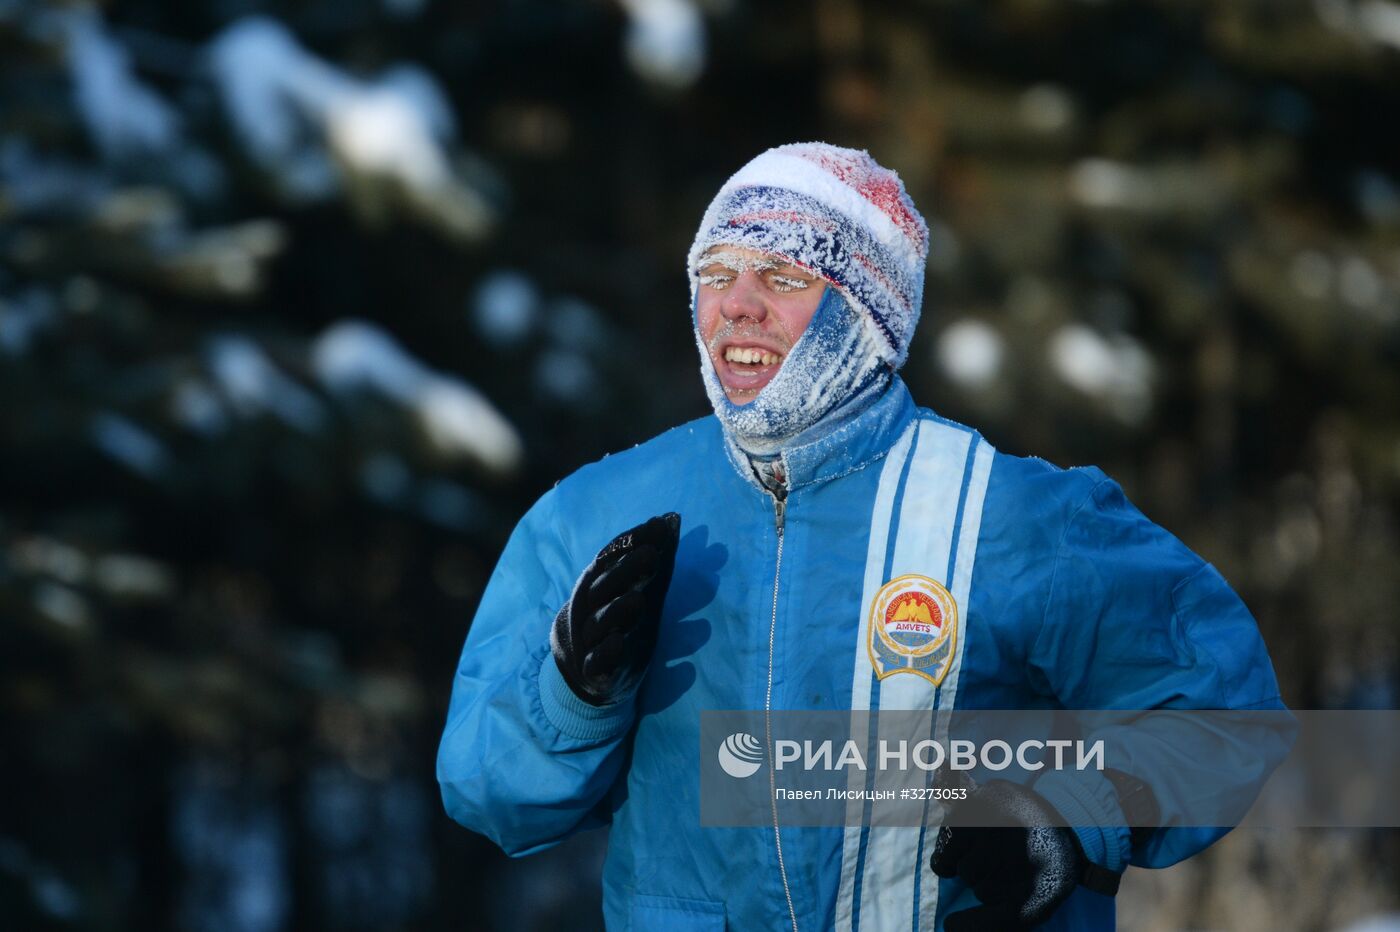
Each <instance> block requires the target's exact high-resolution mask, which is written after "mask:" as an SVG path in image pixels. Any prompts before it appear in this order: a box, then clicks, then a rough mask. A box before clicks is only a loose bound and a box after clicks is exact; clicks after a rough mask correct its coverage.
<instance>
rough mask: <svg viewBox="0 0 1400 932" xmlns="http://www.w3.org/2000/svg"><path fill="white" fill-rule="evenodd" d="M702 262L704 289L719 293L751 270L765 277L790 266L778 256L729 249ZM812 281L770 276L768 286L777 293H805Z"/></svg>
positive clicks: (794, 277)
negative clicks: (769, 273)
mask: <svg viewBox="0 0 1400 932" xmlns="http://www.w3.org/2000/svg"><path fill="white" fill-rule="evenodd" d="M700 262H701V271H700V275H699V278H698V280H699V282H700V285H701V287H708V288H713V289H715V290H716V291H723V290H724V289H726V288H728V287H729V286H730V285H731V284H732V283H733V282H734V279H736V278H738V277H739V276H740V275H743V274H744V273H745V272H747V271H749V270H750V269H752V270H753V272H754V273H755V274H757V275H764V274H765V273H768V272H776V271H778V270H779V269H786V268H788V267H790V265H791V263H789V262H786V261H784V260H782V259H780V258H779V257H777V256H769V255H762V254H760V255H746V254H744V253H739V252H735V251H733V250H730V249H716V250H711V251H710V252H708V253H706V254H705V255H704V257H703V258H702V259H701V260H700ZM813 281H814V279H807V278H798V277H797V276H795V275H769V276H768V283H769V285H770V286H771V287H772V288H773V290H774V291H778V292H792V291H802V290H803V289H805V288H808V287H810V286H811V285H812V283H813Z"/></svg>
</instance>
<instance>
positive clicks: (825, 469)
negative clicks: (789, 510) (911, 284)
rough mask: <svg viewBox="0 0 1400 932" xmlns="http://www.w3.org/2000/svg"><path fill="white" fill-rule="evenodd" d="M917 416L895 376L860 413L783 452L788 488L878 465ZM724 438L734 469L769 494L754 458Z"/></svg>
mask: <svg viewBox="0 0 1400 932" xmlns="http://www.w3.org/2000/svg"><path fill="white" fill-rule="evenodd" d="M914 412H915V405H914V399H913V397H912V396H910V394H909V389H908V388H907V387H905V385H904V380H902V379H901V378H900V377H899V376H898V375H895V376H893V377H891V379H890V381H889V384H888V385H886V386H885V387H884V390H883V391H882V392H881V393H880V395H879V396H878V397H877V398H876V399H875V400H874V401H873V402H872V403H870V404H869V405H868V406H867V407H865V408H864V410H862V411H860V413H859V414H856V415H855V416H854V417H851V418H850V419H849V420H847V421H846V422H845V423H843V424H840V425H839V426H837V427H836V428H835V429H834V430H827V431H824V432H822V433H821V435H820V436H819V437H817V438H816V439H814V440H811V441H806V442H804V441H803V438H802V437H800V436H799V437H798V438H796V442H795V443H794V444H793V446H791V447H787V446H785V447H783V449H782V452H781V453H780V456H781V457H782V461H783V466H784V472H785V474H786V476H787V486H788V489H789V490H792V489H800V488H802V487H803V486H806V485H812V484H814V483H817V482H825V481H826V480H828V479H835V478H837V477H838V476H843V475H846V474H847V473H850V472H854V471H856V470H857V469H860V468H862V467H864V466H867V465H869V464H870V463H873V462H874V461H876V460H878V459H879V458H880V457H882V456H884V455H885V453H887V452H888V451H889V449H890V447H892V446H894V443H895V441H896V440H898V439H899V437H900V435H901V434H903V433H904V429H905V428H906V427H907V426H908V425H909V422H910V421H911V420H912V419H913V417H914ZM721 433H723V434H724V447H725V452H726V453H727V454H728V456H729V462H730V464H731V465H732V466H733V467H734V469H735V470H736V471H738V473H739V475H740V476H742V477H743V478H744V480H745V481H746V482H748V483H749V484H750V485H752V486H753V487H754V488H756V489H758V490H759V491H764V492H766V490H765V489H764V487H763V485H762V483H760V482H759V481H758V478H757V476H755V475H754V471H753V467H752V466H751V465H750V462H749V457H748V454H747V453H745V452H744V451H743V450H742V449H741V448H740V447H739V446H738V445H737V444H735V442H734V440H733V439H732V438H731V437H730V436H729V433H728V432H727V431H723V430H721Z"/></svg>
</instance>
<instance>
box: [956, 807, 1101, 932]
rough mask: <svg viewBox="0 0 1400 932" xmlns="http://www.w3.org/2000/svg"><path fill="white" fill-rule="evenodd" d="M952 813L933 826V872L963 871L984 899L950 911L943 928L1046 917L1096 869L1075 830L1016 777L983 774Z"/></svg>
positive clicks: (1001, 926)
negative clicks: (985, 778) (986, 777)
mask: <svg viewBox="0 0 1400 932" xmlns="http://www.w3.org/2000/svg"><path fill="white" fill-rule="evenodd" d="M952 821H953V823H954V824H953V825H951V826H949V825H945V826H944V827H943V828H941V829H939V830H938V841H937V842H936V843H935V844H934V848H933V860H932V861H931V864H932V867H933V872H934V873H935V874H937V875H938V876H939V877H947V878H952V877H957V878H959V879H961V880H962V881H963V883H965V884H967V885H968V886H969V887H970V888H972V892H973V893H974V894H976V896H977V899H979V900H981V901H982V905H981V906H975V907H973V908H972V909H964V910H960V911H958V912H956V913H953V914H951V915H950V916H948V918H947V920H946V921H945V923H944V929H946V930H947V932H1001V930H1007V932H1019V930H1022V929H1030V928H1032V927H1034V926H1037V925H1039V924H1040V923H1042V922H1044V921H1045V920H1047V919H1049V918H1050V915H1051V914H1052V913H1054V912H1055V910H1056V909H1058V908H1059V906H1060V904H1061V903H1063V902H1064V901H1065V900H1066V899H1068V898H1069V895H1070V894H1071V893H1073V892H1074V888H1075V885H1076V884H1078V883H1080V881H1081V880H1082V879H1083V878H1085V877H1086V871H1087V872H1088V874H1087V876H1093V875H1094V874H1095V871H1094V870H1093V867H1092V866H1091V865H1090V863H1089V860H1088V859H1087V858H1086V857H1085V856H1084V849H1083V847H1082V846H1081V845H1080V844H1079V838H1078V836H1076V835H1075V834H1074V831H1073V830H1072V829H1069V828H1063V827H1058V826H1056V825H1055V824H1054V823H1055V822H1058V821H1061V820H1060V819H1059V818H1058V814H1057V813H1056V812H1055V810H1054V808H1053V807H1052V806H1051V805H1050V804H1049V803H1048V802H1046V801H1045V799H1044V797H1042V796H1041V795H1040V794H1039V793H1037V792H1035V791H1034V790H1032V789H1029V788H1027V787H1024V786H1020V785H1019V784H1015V783H1010V782H1008V781H1006V780H988V781H987V782H986V783H984V784H982V785H981V786H979V787H978V788H977V789H975V790H973V791H972V792H971V793H970V794H969V795H968V797H967V800H966V801H965V802H963V803H962V804H960V805H959V806H958V807H957V808H956V809H955V810H954V812H953V814H952ZM958 823H962V824H958ZM1099 871H1102V868H1100V869H1099Z"/></svg>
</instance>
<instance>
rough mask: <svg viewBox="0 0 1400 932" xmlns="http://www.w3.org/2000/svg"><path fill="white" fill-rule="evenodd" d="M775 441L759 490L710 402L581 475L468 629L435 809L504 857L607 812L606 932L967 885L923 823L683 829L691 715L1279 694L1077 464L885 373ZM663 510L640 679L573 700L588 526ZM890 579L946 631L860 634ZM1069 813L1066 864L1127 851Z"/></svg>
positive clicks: (1227, 625) (939, 912) (939, 902)
mask: <svg viewBox="0 0 1400 932" xmlns="http://www.w3.org/2000/svg"><path fill="white" fill-rule="evenodd" d="M784 457H785V461H786V466H787V471H788V477H789V478H788V485H789V489H790V492H789V494H788V496H787V501H786V505H785V509H781V510H780V509H779V507H778V505H777V502H776V500H775V499H774V497H773V496H772V495H770V494H769V493H768V492H767V491H766V490H764V489H763V487H762V486H761V485H759V484H758V483H757V482H756V481H755V480H754V479H753V478H752V476H751V474H749V472H748V469H747V465H746V464H745V463H743V462H742V460H740V459H739V457H738V456H737V455H736V453H735V452H734V451H733V450H732V448H731V447H729V445H728V444H727V443H726V440H725V438H724V436H723V433H722V431H721V428H720V425H719V422H718V421H717V420H716V419H715V418H714V417H707V418H702V419H700V420H697V421H692V422H691V423H689V424H684V425H682V426H680V427H677V428H675V429H673V430H670V431H668V432H666V433H664V434H662V435H660V436H659V437H656V438H654V439H653V440H651V441H649V442H647V443H644V444H642V445H640V446H637V447H634V448H633V449H631V450H628V451H626V452H624V453H620V454H616V455H613V456H609V457H605V458H604V459H602V460H601V461H599V462H596V463H593V464H591V465H588V466H585V467H583V468H582V469H580V470H578V471H577V472H575V473H574V474H573V475H571V476H569V477H568V478H567V479H565V480H564V481H562V482H560V483H559V484H558V485H557V486H556V487H555V488H553V489H551V490H550V491H549V492H548V493H546V494H545V495H544V496H543V497H542V498H541V499H540V500H539V501H538V502H537V503H536V504H535V505H534V507H533V508H531V509H530V511H529V512H528V513H527V514H526V515H525V517H524V518H523V519H522V520H521V522H520V524H519V526H518V527H517V528H516V529H515V532H514V533H513V534H512V536H511V538H510V541H509V543H508V544H507V545H506V549H505V552H504V553H503V554H502V556H501V559H500V563H499V564H498V565H497V567H496V569H495V572H494V574H493V575H492V578H491V581H490V584H489V585H488V587H487V589H486V593H485V595H484V597H483V599H482V602H481V606H480V608H479V610H478V612H477V615H476V618H475V621H474V622H473V623H472V626H471V630H470V632H469V633H468V636H467V641H466V647H465V649H464V650H463V653H462V658H461V662H460V664H459V666H458V669H457V674H456V680H455V683H454V685H453V691H452V700H451V705H450V709H449V712H448V721H447V727H446V730H445V732H444V734H443V738H442V746H441V749H440V752H439V756H438V779H439V781H440V783H441V786H442V794H443V799H444V802H445V804H446V807H447V811H448V812H449V813H450V814H451V816H452V817H453V818H454V819H456V820H457V821H458V822H460V823H461V824H463V825H465V826H467V827H468V828H471V829H473V830H475V831H478V832H480V833H482V834H484V835H486V836H487V837H489V838H490V839H492V840H493V841H494V842H496V843H497V844H498V845H500V846H501V847H502V848H503V849H504V850H505V851H506V852H507V853H509V854H511V855H523V854H529V853H531V852H533V851H538V850H540V849H542V848H547V847H549V846H550V845H553V844H556V843H557V842H559V841H560V840H562V839H563V838H565V837H566V836H568V835H570V834H572V833H574V832H577V831H579V830H581V829H586V828H589V827H594V826H599V825H602V824H605V823H611V826H612V831H611V836H610V842H609V850H608V858H607V864H606V867H605V870H604V877H603V884H604V912H605V916H606V920H607V925H608V928H609V929H615V930H628V929H632V930H638V932H641V930H650V929H666V930H692V929H694V930H701V929H704V930H711V929H713V930H718V929H724V928H726V927H728V928H732V929H779V928H792V926H793V924H794V919H795V921H796V925H797V927H798V928H800V929H804V930H805V929H830V928H833V927H835V928H838V929H841V930H851V929H861V930H877V929H878V930H884V929H910V928H922V929H928V928H938V929H941V928H942V919H943V917H944V916H945V915H946V914H947V913H949V912H951V911H954V910H957V909H963V908H966V907H968V906H971V905H975V904H976V900H975V898H974V897H973V896H972V893H971V891H970V890H967V889H966V888H965V887H964V886H963V885H962V884H961V883H959V882H958V881H955V880H939V879H938V878H937V877H936V876H934V875H933V874H932V872H931V871H930V869H929V867H928V860H929V854H930V848H931V846H932V841H933V838H932V837H931V836H930V835H929V834H928V833H927V831H925V830H921V829H918V828H904V827H875V828H870V827H867V828H864V829H862V828H859V827H855V828H839V827H838V828H810V827H809V828H795V827H784V828H782V829H781V830H780V832H778V831H775V830H774V829H773V828H772V827H769V828H767V829H760V828H703V827H701V826H700V825H699V808H700V807H699V799H698V794H699V773H700V763H699V760H698V755H699V727H700V726H699V722H700V712H701V711H702V710H705V709H765V708H771V709H823V710H845V709H921V708H939V709H953V708H957V709H998V708H1000V709H1044V708H1069V709H1115V708H1117V709H1151V708H1159V707H1161V708H1217V709H1219V708H1228V709H1245V708H1282V704H1281V702H1280V700H1279V689H1278V684H1277V682H1276V680H1275V677H1274V672H1273V668H1272V666H1271V664H1270V662H1269V657H1268V654H1267V652H1266V650H1265V647H1264V644H1263V641H1262V640H1261V639H1260V636H1259V632H1258V628H1257V626H1256V625H1255V622H1254V620H1253V618H1252V617H1251V616H1250V614H1249V612H1248V610H1247V609H1246V608H1245V607H1244V605H1243V604H1242V603H1241V602H1240V600H1239V599H1238V597H1237V596H1236V595H1235V594H1234V593H1233V592H1232V591H1231V590H1230V588H1229V586H1228V585H1227V584H1226V583H1225V581H1224V580H1223V579H1222V578H1221V576H1220V575H1219V573H1217V572H1216V571H1215V569H1214V568H1212V567H1211V566H1210V565H1209V564H1207V563H1205V562H1203V561H1202V560H1201V559H1200V557H1198V556H1196V555H1195V554H1194V553H1192V552H1191V551H1190V550H1189V549H1187V548H1186V547H1185V546H1184V545H1182V544H1181V542H1180V541H1178V540H1177V539H1176V538H1174V537H1172V536H1171V535H1170V534H1168V533H1167V532H1166V531H1164V530H1162V529H1161V528H1160V527H1158V526H1156V525H1155V524H1153V523H1152V522H1150V521H1148V520H1147V519H1146V518H1145V517H1143V515H1142V514H1141V513H1140V512H1138V511H1137V510H1136V509H1135V508H1134V507H1133V506H1132V505H1131V504H1129V502H1128V501H1127V500H1126V499H1125V498H1124V496H1123V493H1122V490H1121V489H1120V488H1119V487H1118V486H1117V485H1116V484H1115V483H1114V482H1113V481H1112V480H1111V479H1108V478H1107V477H1106V476H1105V475H1104V474H1103V473H1102V472H1100V471H1099V470H1098V469H1095V468H1077V469H1069V470H1063V469H1059V468H1056V467H1054V466H1052V465H1050V464H1048V463H1046V462H1044V461H1042V460H1038V459H1023V458H1019V457H1014V456H1009V455H1007V454H1004V453H999V452H997V451H996V450H994V449H993V448H992V447H991V445H990V444H988V443H987V442H986V440H984V439H983V438H982V437H981V436H979V435H978V434H977V433H976V432H975V431H973V430H971V429H969V428H967V427H963V426H961V425H959V424H955V423H952V422H950V421H947V420H945V419H943V418H940V417H939V416H937V415H936V414H934V413H932V412H931V411H928V410H926V409H922V408H917V407H916V406H915V405H914V403H913V401H912V400H911V398H910V396H909V393H908V391H907V389H906V388H905V387H904V385H903V383H902V382H901V381H900V380H898V379H895V380H894V381H893V383H892V384H891V387H890V388H889V389H888V390H887V391H886V392H885V393H884V395H883V396H882V397H881V398H880V399H879V400H878V401H877V402H876V403H875V404H874V405H873V406H871V407H870V408H869V409H867V410H866V411H865V412H864V413H862V414H861V415H859V416H858V417H857V418H856V419H854V420H853V421H852V422H850V423H848V424H847V425H845V426H844V427H843V428H841V429H840V430H838V431H837V432H836V433H834V434H831V435H829V436H827V437H825V438H823V439H821V440H819V441H817V442H816V443H814V444H812V445H810V446H807V447H803V448H798V449H795V450H791V451H789V452H788V453H786V454H785V455H784ZM667 511H677V512H679V513H680V514H681V516H682V519H683V522H684V523H683V527H682V538H681V543H680V548H679V551H678V553H677V558H676V569H675V575H674V577H673V580H672V583H671V588H670V590H669V593H668V596H667V599H666V604H665V610H664V613H663V618H662V622H661V629H660V633H659V637H658V644H657V648H656V653H655V655H654V657H653V660H652V663H651V667H650V670H649V673H648V675H647V678H646V680H645V681H644V682H643V684H642V686H641V688H640V690H639V691H638V693H637V694H636V695H635V696H634V697H630V698H628V699H627V700H625V701H621V702H618V703H615V704H613V705H610V706H605V707H602V708H595V707H592V706H589V705H587V704H585V703H583V702H581V701H580V700H578V699H577V698H576V697H575V696H574V695H573V694H572V693H571V692H570V691H569V689H568V687H567V686H566V685H565V683H564V681H563V679H562V678H561V676H560V674H559V672H558V669H557V668H556V666H555V664H554V661H553V658H552V657H551V654H550V649H549V630H550V625H551V623H552V622H553V620H554V617H555V614H556V613H557V612H558V610H559V608H560V606H561V605H562V604H563V603H564V602H565V600H567V599H568V597H569V594H570V592H571V589H572V587H573V584H574V582H575V580H576V579H577V578H578V576H579V574H580V573H581V572H582V570H583V569H584V567H585V566H586V565H587V564H588V562H589V561H590V560H591V559H592V557H593V556H594V554H596V553H597V551H598V550H599V549H600V548H601V547H602V546H603V545H604V544H606V543H607V542H608V541H609V540H610V539H611V538H612V537H613V536H614V535H616V534H617V533H618V532H620V531H622V530H624V529H626V528H628V527H631V526H633V525H635V524H638V523H640V522H641V521H643V520H645V519H646V518H649V517H651V516H652V515H656V514H661V513H664V512H667ZM910 574H916V575H917V576H920V577H925V578H927V579H931V580H933V581H934V582H936V583H937V587H933V588H937V589H938V591H940V592H941V593H943V595H944V596H946V598H949V599H951V600H952V607H951V613H950V617H951V616H953V615H955V616H956V625H957V628H956V631H955V634H956V637H955V638H952V639H950V640H949V649H947V650H944V651H942V652H941V656H939V657H938V658H936V660H934V661H930V660H929V659H928V658H924V659H920V660H912V659H910V658H908V657H906V656H904V655H903V654H902V653H900V652H899V651H898V649H897V648H896V649H895V650H891V649H890V647H891V646H892V645H893V642H889V641H887V640H882V639H881V637H879V635H880V633H881V632H880V631H872V630H871V621H870V615H871V612H870V606H871V605H872V604H873V603H874V602H875V601H876V600H878V599H880V598H881V597H882V593H883V592H888V591H889V590H888V589H887V587H886V584H887V583H889V582H890V581H891V580H896V579H898V578H900V577H904V576H908V575H910ZM940 604H942V605H943V608H944V610H945V612H947V611H949V609H950V607H949V605H947V604H945V603H940ZM877 627H878V626H877ZM770 657H771V668H770ZM901 667H908V669H901ZM1286 750H1287V742H1286V741H1282V742H1280V744H1279V747H1278V749H1277V754H1275V755H1264V757H1263V758H1261V759H1260V760H1259V761H1258V772H1257V778H1258V780H1259V781H1261V782H1262V780H1263V779H1264V778H1265V777H1267V775H1268V773H1269V772H1270V771H1271V770H1272V769H1273V767H1274V766H1276V765H1277V763H1278V762H1279V760H1281V759H1282V756H1283V754H1284V753H1285V752H1286ZM1162 753H1163V755H1164V759H1163V761H1162V762H1161V764H1162V769H1163V770H1166V771H1170V769H1171V759H1170V755H1171V753H1172V751H1171V749H1166V748H1164V749H1163V751H1162ZM1037 789H1038V790H1039V791H1041V792H1042V794H1043V795H1045V796H1046V797H1047V798H1048V799H1050V801H1051V802H1052V803H1053V804H1054V805H1055V806H1056V808H1057V809H1059V810H1060V812H1061V813H1062V814H1063V815H1064V816H1065V817H1066V818H1067V819H1068V820H1070V822H1071V824H1074V825H1081V824H1082V825H1086V826H1116V825H1119V824H1120V823H1121V822H1122V815H1121V812H1120V810H1119V808H1118V803H1117V799H1116V797H1115V795H1114V793H1113V788H1112V786H1111V785H1110V784H1109V783H1108V781H1107V780H1103V781H1102V786H1101V787H1100V788H1099V792H1097V793H1090V794H1085V793H1083V792H1068V791H1067V789H1066V790H1064V791H1062V790H1060V789H1059V788H1057V787H1055V786H1054V785H1052V782H1051V781H1050V780H1049V779H1048V778H1047V779H1042V780H1040V781H1038V782H1037ZM1157 795H1158V797H1159V799H1158V801H1159V804H1160V806H1161V808H1162V810H1163V818H1164V820H1165V822H1166V824H1171V822H1172V814H1173V809H1174V806H1175V805H1176V803H1175V801H1174V800H1173V799H1172V798H1171V794H1170V793H1169V792H1168V793H1163V792H1162V791H1161V789H1160V788H1158V792H1157ZM1177 824H1181V822H1180V820H1178V823H1177ZM1077 831H1078V833H1079V836H1080V839H1081V841H1082V842H1083V844H1084V848H1085V851H1086V853H1087V854H1088V855H1089V857H1090V858H1091V859H1093V860H1094V861H1096V862H1097V863H1099V864H1101V865H1104V866H1106V867H1109V868H1110V869H1114V870H1117V869H1121V868H1122V867H1124V866H1125V863H1126V861H1127V859H1128V858H1129V856H1130V851H1129V845H1128V832H1127V830H1126V829H1124V828H1104V829H1100V828H1081V829H1078V830H1077ZM1224 831H1225V830H1223V829H1221V830H1216V829H1192V828H1169V829H1161V830H1158V831H1156V832H1155V833H1153V835H1152V836H1151V838H1150V840H1149V842H1148V843H1147V844H1145V845H1141V846H1139V847H1137V848H1135V849H1133V851H1132V852H1131V856H1132V863H1135V864H1140V865H1144V866H1156V867H1160V866H1166V865H1168V864H1172V863H1174V862H1176V861H1178V860H1180V859H1181V858H1184V857H1187V856H1189V855H1191V854H1193V853H1195V852H1196V851H1198V850H1200V849H1202V848H1204V847H1205V846H1206V845H1208V844H1210V843H1211V842H1212V841H1214V840H1215V839H1216V838H1218V837H1219V836H1220V835H1223V834H1224ZM779 845H781V865H780V854H779V850H778V848H779ZM1113 927H1114V906H1113V900H1112V899H1110V898H1108V897H1104V896H1101V895H1098V894H1095V893H1092V892H1090V891H1088V890H1087V889H1084V888H1079V889H1077V890H1076V892H1075V893H1074V895H1073V896H1072V897H1071V898H1070V899H1069V900H1068V901H1067V902H1066V903H1065V904H1064V905H1063V906H1062V907H1061V908H1060V909H1059V910H1058V911H1057V913H1056V914H1055V916H1054V917H1053V918H1052V920H1051V921H1050V922H1049V924H1048V925H1046V926H1045V928H1051V929H1074V930H1084V929H1112V928H1113Z"/></svg>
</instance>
